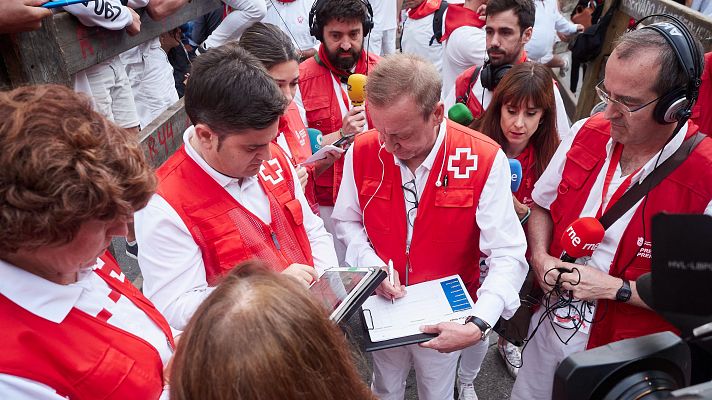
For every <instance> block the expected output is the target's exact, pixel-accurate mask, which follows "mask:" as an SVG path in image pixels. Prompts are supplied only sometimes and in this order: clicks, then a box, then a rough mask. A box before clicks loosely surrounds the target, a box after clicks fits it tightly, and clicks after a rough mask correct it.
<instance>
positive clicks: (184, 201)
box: [156, 144, 314, 285]
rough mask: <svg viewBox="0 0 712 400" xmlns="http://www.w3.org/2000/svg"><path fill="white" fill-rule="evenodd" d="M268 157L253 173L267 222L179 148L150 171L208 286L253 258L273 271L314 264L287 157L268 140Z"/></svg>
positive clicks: (182, 148)
mask: <svg viewBox="0 0 712 400" xmlns="http://www.w3.org/2000/svg"><path fill="white" fill-rule="evenodd" d="M270 149H271V151H272V157H273V158H272V159H271V160H268V161H265V162H263V163H262V168H261V169H260V172H259V174H257V177H258V180H259V183H260V186H261V187H262V189H263V190H264V191H265V193H266V194H267V197H268V198H269V206H270V214H271V216H272V223H271V224H269V225H267V224H265V223H264V222H262V220H260V219H259V218H257V217H256V216H255V215H254V214H252V213H251V212H250V211H248V210H247V209H246V208H245V207H243V206H242V205H241V204H240V203H238V202H237V201H236V200H235V199H234V198H233V197H232V196H231V195H230V194H229V193H228V192H227V191H226V190H225V189H224V188H223V187H222V186H220V185H219V184H218V183H217V182H215V180H214V179H213V178H211V177H210V175H208V174H207V173H206V172H205V171H203V169H202V168H200V166H199V165H198V164H196V163H195V161H193V160H192V159H191V158H190V157H189V156H188V154H187V153H186V152H185V148H184V147H181V148H180V149H179V150H178V151H177V152H175V153H174V154H173V155H172V156H171V157H170V158H169V159H168V160H166V162H165V163H163V165H161V167H160V168H158V170H157V171H156V174H157V175H158V179H159V184H158V190H157V193H158V194H159V195H161V197H163V198H164V199H165V200H166V201H167V202H168V203H169V204H170V205H171V207H173V209H174V210H175V211H176V212H177V213H178V215H179V216H180V217H181V219H182V220H183V222H184V223H185V225H186V226H187V227H188V230H189V231H190V233H191V235H192V236H193V239H194V240H195V243H196V244H197V245H198V246H199V247H200V251H201V253H202V256H203V263H204V264H205V273H206V277H207V281H208V284H210V285H215V284H217V282H218V280H219V278H220V276H222V275H223V274H224V273H226V272H228V271H230V270H231V269H232V268H234V267H235V265H237V264H238V263H240V262H242V261H245V260H248V259H252V258H259V259H262V260H263V261H265V262H267V264H268V265H270V266H271V267H272V268H273V269H275V270H276V271H282V270H284V269H285V268H286V267H288V266H289V265H290V264H292V263H301V264H307V265H314V261H313V259H312V255H311V245H310V244H309V237H308V236H307V233H306V230H305V229H304V225H303V214H302V207H301V204H300V203H299V200H297V199H296V198H295V197H294V180H293V177H292V174H291V172H290V168H289V161H287V159H286V157H285V156H284V154H283V153H282V150H280V149H279V146H277V145H274V144H270Z"/></svg>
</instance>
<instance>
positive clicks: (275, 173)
mask: <svg viewBox="0 0 712 400" xmlns="http://www.w3.org/2000/svg"><path fill="white" fill-rule="evenodd" d="M265 163H266V164H267V166H269V169H268V168H267V166H265ZM260 176H261V177H262V180H264V181H265V182H269V183H271V184H273V185H276V184H278V183H280V182H282V181H283V180H284V171H282V166H281V165H279V161H278V160H277V159H276V158H273V159H271V160H269V161H266V162H263V163H262V165H260Z"/></svg>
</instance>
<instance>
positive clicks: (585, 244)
mask: <svg viewBox="0 0 712 400" xmlns="http://www.w3.org/2000/svg"><path fill="white" fill-rule="evenodd" d="M605 233H606V231H605V229H603V225H601V223H600V222H599V221H598V220H597V219H596V218H593V217H583V218H579V219H577V220H576V221H574V222H572V223H571V225H569V226H568V228H566V230H565V231H564V234H563V235H561V239H560V242H559V243H560V244H561V247H562V248H563V249H564V251H563V252H562V253H561V257H560V259H561V261H563V262H567V263H575V262H576V259H577V258H581V257H587V256H591V254H593V252H594V251H595V250H596V248H598V245H599V244H601V241H602V240H603V235H604V234H605Z"/></svg>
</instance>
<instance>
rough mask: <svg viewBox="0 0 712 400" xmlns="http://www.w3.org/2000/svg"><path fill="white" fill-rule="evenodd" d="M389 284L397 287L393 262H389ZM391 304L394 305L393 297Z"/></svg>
mask: <svg viewBox="0 0 712 400" xmlns="http://www.w3.org/2000/svg"><path fill="white" fill-rule="evenodd" d="M388 282H389V283H390V284H391V286H394V285H395V277H394V276H393V260H388ZM391 304H393V297H391Z"/></svg>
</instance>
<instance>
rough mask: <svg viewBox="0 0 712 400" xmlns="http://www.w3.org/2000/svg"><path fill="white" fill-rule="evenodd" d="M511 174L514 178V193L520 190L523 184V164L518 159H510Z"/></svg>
mask: <svg viewBox="0 0 712 400" xmlns="http://www.w3.org/2000/svg"><path fill="white" fill-rule="evenodd" d="M508 160H509V172H510V173H511V176H512V193H514V192H516V191H517V190H519V186H520V185H521V184H522V163H520V162H519V160H517V159H516V158H509V159H508Z"/></svg>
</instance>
